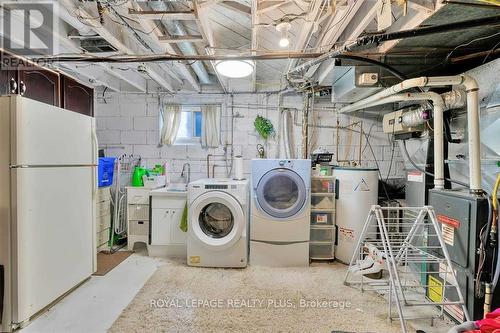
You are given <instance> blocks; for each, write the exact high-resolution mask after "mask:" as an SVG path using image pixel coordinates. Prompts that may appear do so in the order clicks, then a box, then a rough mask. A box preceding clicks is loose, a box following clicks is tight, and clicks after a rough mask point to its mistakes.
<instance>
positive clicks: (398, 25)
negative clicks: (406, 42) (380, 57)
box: [377, 6, 434, 53]
mask: <svg viewBox="0 0 500 333" xmlns="http://www.w3.org/2000/svg"><path fill="white" fill-rule="evenodd" d="M418 8H419V9H420V10H416V11H415V10H412V11H411V12H410V13H408V15H406V16H401V17H400V18H399V19H398V20H396V22H394V23H393V24H392V25H391V26H390V27H389V28H388V29H387V30H386V32H387V33H390V32H395V31H401V30H409V29H413V28H416V27H418V26H419V25H420V24H422V22H424V21H425V20H426V19H427V18H428V17H430V16H431V15H432V13H433V12H434V11H433V10H429V9H424V8H423V7H420V6H419V7H418ZM397 43H399V40H391V41H388V42H385V43H383V44H382V45H381V46H380V47H378V49H377V51H378V52H382V53H386V52H388V51H389V50H390V49H392V48H393V47H394V46H395V45H396V44H397Z"/></svg>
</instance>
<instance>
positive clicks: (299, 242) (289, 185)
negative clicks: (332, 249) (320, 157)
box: [250, 159, 311, 267]
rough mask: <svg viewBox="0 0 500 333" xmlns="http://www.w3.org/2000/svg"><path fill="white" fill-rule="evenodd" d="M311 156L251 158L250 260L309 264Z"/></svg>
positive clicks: (299, 264)
mask: <svg viewBox="0 0 500 333" xmlns="http://www.w3.org/2000/svg"><path fill="white" fill-rule="evenodd" d="M310 188H311V160H306V159H304V160H298V159H294V160H278V159H255V160H252V185H251V192H252V194H251V197H252V208H251V215H250V264H251V265H264V266H276V267H287V266H307V265H309V229H310V219H311V217H310V206H311V205H310Z"/></svg>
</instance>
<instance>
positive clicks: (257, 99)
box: [96, 94, 403, 181]
mask: <svg viewBox="0 0 500 333" xmlns="http://www.w3.org/2000/svg"><path fill="white" fill-rule="evenodd" d="M106 102H107V103H106V104H105V103H104V102H103V101H102V100H98V102H97V104H96V118H97V124H98V125H97V126H98V132H97V135H98V139H99V143H100V145H101V146H102V147H103V148H106V153H107V154H108V155H120V154H123V153H127V154H132V153H133V154H137V155H140V156H141V157H142V161H143V164H144V165H145V166H146V167H152V166H153V165H154V164H157V163H164V162H165V161H169V162H170V163H171V169H170V173H171V178H172V179H173V180H174V181H175V180H176V179H177V178H179V176H180V172H181V169H182V165H183V164H184V163H185V162H189V163H190V164H191V179H192V180H195V179H199V178H202V177H206V176H207V164H206V157H207V154H212V155H215V157H214V160H215V162H212V160H211V165H213V164H214V163H215V164H216V168H215V175H216V176H217V177H223V176H225V174H226V170H227V166H226V163H225V160H224V157H222V156H220V155H223V154H224V148H223V147H224V144H226V143H230V137H231V131H230V124H231V104H233V112H234V114H235V115H238V117H236V118H235V119H234V154H235V155H243V157H244V159H245V172H246V173H247V174H249V173H250V160H251V159H252V158H255V157H257V149H256V145H257V144H258V143H260V144H262V145H264V147H265V148H266V151H267V154H266V156H267V157H269V158H279V157H281V156H280V154H279V145H278V142H277V139H276V138H274V139H270V140H268V141H267V142H265V141H264V140H262V139H261V138H260V137H259V136H258V135H257V133H256V132H255V130H254V126H253V122H254V119H255V117H256V116H257V115H258V114H260V115H262V116H265V117H267V118H269V119H270V120H271V121H272V122H273V124H274V126H275V128H276V130H278V127H279V114H278V111H277V110H276V108H274V107H276V106H277V104H278V97H277V95H266V94H242V95H234V97H233V101H231V96H229V95H216V94H214V95H203V94H196V95H182V94H181V95H174V96H172V97H165V98H164V102H165V103H169V102H173V103H180V104H197V103H199V104H211V103H220V104H221V105H222V114H223V116H222V135H221V137H222V143H223V146H221V147H220V148H218V149H203V148H201V146H198V145H188V146H187V145H182V146H170V147H158V141H159V124H158V121H159V119H158V117H159V112H158V109H159V108H158V103H159V98H157V97H151V96H145V95H126V94H114V95H112V96H111V97H110V98H106ZM283 105H284V106H285V107H288V108H297V109H302V105H303V102H302V97H301V96H298V95H287V96H284V99H283ZM317 106H318V107H322V106H326V107H331V105H329V104H328V103H326V104H324V103H323V102H321V104H317ZM316 114H317V116H318V117H317V121H316V122H317V124H320V125H327V126H335V125H336V122H337V117H336V116H335V113H334V112H333V111H324V110H322V111H321V112H317V113H316ZM296 116H297V119H295V121H296V122H297V123H300V122H301V121H302V117H301V113H300V112H297V113H296ZM357 120H359V119H357V118H356V117H353V116H351V115H341V116H339V121H340V124H341V125H347V124H349V123H350V122H352V121H357ZM362 120H363V129H364V131H365V132H367V133H370V144H371V146H372V148H373V151H374V153H375V155H376V159H377V161H378V164H379V167H380V169H381V173H382V175H383V177H384V178H385V177H386V176H387V172H388V171H389V166H390V164H391V150H392V148H391V147H392V146H391V143H390V142H389V141H388V137H387V135H385V134H383V133H382V126H381V123H380V122H379V121H375V120H369V119H362ZM310 122H311V120H310ZM310 132H314V138H313V141H315V142H316V143H317V144H316V146H322V147H324V148H326V149H328V150H329V151H331V152H333V153H336V141H337V139H336V132H335V130H334V129H331V128H321V129H319V128H318V129H316V130H314V129H310ZM300 134H301V129H300V126H294V147H295V149H294V150H295V153H296V156H300V146H301V138H300ZM359 148H360V147H359V133H356V132H349V131H345V130H341V132H340V141H339V153H340V157H341V158H343V157H344V156H345V154H347V156H348V158H351V159H352V158H356V159H357V156H358V154H359ZM227 150H228V152H229V153H230V152H231V148H230V147H229V148H228V149H227ZM361 150H362V165H364V166H376V163H375V158H374V157H373V154H372V153H371V150H370V149H369V147H368V146H367V144H366V140H365V137H364V136H363V138H362V146H361ZM210 172H212V169H211V168H210ZM402 176H403V163H402V157H401V153H400V151H399V149H398V148H397V147H396V148H395V151H394V156H393V164H392V167H391V168H390V175H389V177H390V178H393V177H402Z"/></svg>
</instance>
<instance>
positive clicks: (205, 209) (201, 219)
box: [188, 191, 247, 250]
mask: <svg viewBox="0 0 500 333" xmlns="http://www.w3.org/2000/svg"><path fill="white" fill-rule="evenodd" d="M189 216H190V217H189V225H188V232H190V233H191V235H192V236H193V237H194V238H195V239H197V240H199V241H200V242H201V243H202V244H203V245H205V246H207V247H209V248H210V249H212V250H225V249H227V248H229V247H231V246H233V245H234V243H236V242H237V241H238V240H239V239H240V237H241V234H242V233H243V230H244V228H245V226H246V224H247V221H246V217H245V215H244V214H243V209H242V208H241V206H240V204H239V203H238V201H237V200H236V199H235V198H234V197H232V196H231V195H229V194H227V193H225V192H220V191H210V192H206V193H204V194H202V195H201V196H199V197H198V198H197V199H196V200H195V201H194V202H193V203H192V204H191V206H190V214H189Z"/></svg>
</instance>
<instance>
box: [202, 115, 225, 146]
mask: <svg viewBox="0 0 500 333" xmlns="http://www.w3.org/2000/svg"><path fill="white" fill-rule="evenodd" d="M201 112H202V117H201V119H202V120H201V122H202V128H201V146H202V147H203V148H216V147H218V146H219V145H220V117H221V115H220V108H219V106H218V105H204V106H202V108H201Z"/></svg>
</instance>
